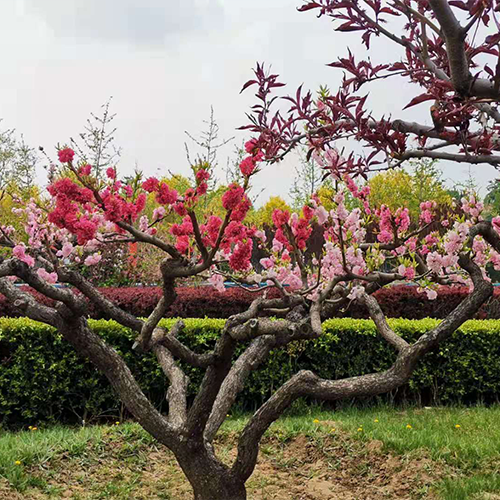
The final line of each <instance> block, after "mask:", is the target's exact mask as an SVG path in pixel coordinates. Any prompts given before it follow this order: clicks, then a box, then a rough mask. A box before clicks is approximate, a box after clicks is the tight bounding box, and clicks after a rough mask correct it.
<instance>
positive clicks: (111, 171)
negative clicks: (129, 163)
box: [106, 167, 116, 179]
mask: <svg viewBox="0 0 500 500" xmlns="http://www.w3.org/2000/svg"><path fill="white" fill-rule="evenodd" d="M106 175H107V176H108V179H115V178H116V170H115V169H114V168H113V167H109V168H107V169H106Z"/></svg>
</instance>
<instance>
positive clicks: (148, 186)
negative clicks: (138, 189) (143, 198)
mask: <svg viewBox="0 0 500 500" xmlns="http://www.w3.org/2000/svg"><path fill="white" fill-rule="evenodd" d="M159 186H160V181H159V180H158V179H157V178H156V177H149V178H148V179H146V180H145V181H144V182H143V183H142V189H144V191H147V192H148V193H153V192H154V191H158V188H159Z"/></svg>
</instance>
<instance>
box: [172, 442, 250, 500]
mask: <svg viewBox="0 0 500 500" xmlns="http://www.w3.org/2000/svg"><path fill="white" fill-rule="evenodd" d="M176 458H177V461H178V462H179V465H180V467H181V469H182V470H183V472H184V474H185V475H186V477H187V479H188V481H189V483H190V484H191V487H192V488H193V492H194V500H246V498H247V494H246V488H245V480H244V479H242V478H239V477H238V476H236V474H234V473H233V472H232V471H231V470H230V469H229V468H228V467H226V466H225V465H224V464H222V463H221V462H219V461H218V460H217V458H216V457H215V455H214V454H213V453H212V452H211V451H210V450H209V449H207V448H205V446H204V445H203V444H201V443H200V444H199V445H196V446H192V445H191V446H184V447H183V448H182V450H178V452H177V453H176Z"/></svg>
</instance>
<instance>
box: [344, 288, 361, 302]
mask: <svg viewBox="0 0 500 500" xmlns="http://www.w3.org/2000/svg"><path fill="white" fill-rule="evenodd" d="M364 293H365V289H364V288H363V287H362V286H354V287H352V290H351V292H350V293H349V295H348V296H347V298H348V299H351V300H358V299H361V298H362V297H363V294H364Z"/></svg>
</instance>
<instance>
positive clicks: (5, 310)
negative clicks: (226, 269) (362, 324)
mask: <svg viewBox="0 0 500 500" xmlns="http://www.w3.org/2000/svg"><path fill="white" fill-rule="evenodd" d="M100 291H101V293H102V294H103V295H105V296H106V297H107V298H109V299H110V300H111V301H112V302H113V303H115V304H116V305H117V306H119V307H121V308H123V309H124V310H126V311H128V312H130V313H131V314H133V315H135V316H142V317H144V316H148V315H149V314H150V313H151V312H152V311H153V309H154V307H155V305H156V303H157V302H158V300H159V298H160V296H161V289H160V288H158V287H134V288H132V287H130V288H101V289H100ZM31 293H32V294H33V296H34V297H35V298H36V299H37V300H38V301H39V302H41V303H43V304H47V305H49V304H51V300H50V299H47V298H46V297H43V296H42V295H40V294H38V293H37V292H34V291H32V292H31ZM177 293H178V297H177V299H176V301H175V302H174V304H173V305H172V307H171V308H170V310H169V312H168V314H167V316H168V317H181V318H204V317H208V318H228V317H229V316H231V315H232V314H237V313H240V312H243V311H245V310H246V309H247V308H248V306H249V304H250V302H251V301H252V300H254V299H255V298H256V294H255V293H249V292H247V291H245V290H242V289H241V288H232V289H229V290H227V291H226V292H225V293H223V294H222V293H219V292H217V291H216V290H214V289H213V288H211V287H208V286H201V287H198V288H178V289H177ZM277 293H278V292H277V290H272V291H271V292H270V293H269V294H268V295H269V296H271V297H272V296H275V295H276V294H277ZM467 295H468V292H467V289H466V288H463V289H457V288H453V289H452V288H446V287H442V289H441V291H440V293H439V295H438V298H437V299H436V300H428V299H427V298H426V296H425V294H422V293H419V292H417V288H416V287H412V286H395V287H392V288H383V289H381V290H379V291H378V292H376V293H375V296H376V298H377V300H378V301H379V303H380V306H381V307H382V310H383V311H384V313H385V314H386V315H387V316H388V317H391V318H399V317H403V318H408V319H422V318H427V317H431V318H445V317H446V316H447V315H448V314H449V313H450V312H451V311H452V310H453V308H455V307H456V306H457V305H458V304H459V303H460V302H461V301H462V300H463V299H464V298H465V297H466V296H467ZM19 315H20V314H19V311H16V308H15V307H14V306H13V304H11V303H9V302H8V301H7V299H6V298H5V297H4V296H3V295H1V294H0V316H10V317H16V316H19ZM90 316H91V317H92V318H103V317H104V316H103V315H102V314H101V313H100V312H99V311H98V310H97V309H96V308H95V307H94V306H91V307H90ZM338 316H348V317H353V318H367V317H368V315H367V312H366V310H365V309H364V308H363V307H361V306H359V305H356V304H354V303H352V304H350V306H349V307H348V308H347V309H346V310H345V311H342V312H340V313H338ZM477 318H479V319H500V289H498V290H495V294H494V298H492V299H491V300H490V301H489V302H488V303H486V304H485V305H484V306H483V307H482V309H481V310H480V312H479V314H478V315H477Z"/></svg>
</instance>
